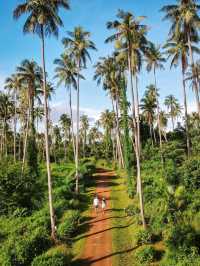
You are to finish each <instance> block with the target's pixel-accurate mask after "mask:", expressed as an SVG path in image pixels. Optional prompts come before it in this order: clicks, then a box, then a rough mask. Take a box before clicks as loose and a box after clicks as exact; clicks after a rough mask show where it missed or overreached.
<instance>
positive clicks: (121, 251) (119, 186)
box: [111, 171, 164, 266]
mask: <svg viewBox="0 0 200 266" xmlns="http://www.w3.org/2000/svg"><path fill="white" fill-rule="evenodd" d="M111 189H112V190H111V208H112V217H113V218H112V220H111V223H112V228H113V229H112V249H113V250H112V252H113V266H121V265H123V266H139V265H141V264H140V263H137V261H136V259H135V253H136V251H137V250H138V248H141V247H142V245H141V246H137V245H136V241H135V239H136V234H137V232H138V231H139V230H140V229H142V226H141V225H138V223H137V222H136V220H137V219H135V218H136V217H128V216H127V215H126V214H125V211H124V208H126V207H127V206H128V205H132V204H134V203H135V204H136V202H135V201H136V200H135V199H130V198H129V197H128V194H127V187H126V177H125V173H124V172H123V171H118V176H116V178H114V179H113V186H112V188H111ZM143 246H145V245H143ZM152 246H154V248H155V249H156V250H157V251H163V249H164V247H163V243H162V242H157V243H155V244H152ZM142 265H147V264H142ZM150 265H151V266H156V265H159V262H154V263H151V264H150Z"/></svg>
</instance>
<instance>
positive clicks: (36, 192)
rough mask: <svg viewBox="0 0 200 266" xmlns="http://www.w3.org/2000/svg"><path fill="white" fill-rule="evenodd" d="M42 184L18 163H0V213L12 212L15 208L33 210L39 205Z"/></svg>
mask: <svg viewBox="0 0 200 266" xmlns="http://www.w3.org/2000/svg"><path fill="white" fill-rule="evenodd" d="M41 195H42V186H41V184H40V183H39V181H38V178H37V176H35V175H34V174H31V173H30V169H29V168H26V169H25V170H24V173H23V175H22V174H21V165H20V164H14V165H13V164H11V163H9V162H7V163H6V162H5V163H4V164H3V163H1V164H0V215H2V214H6V215H7V214H9V213H13V212H14V211H15V210H16V209H17V208H27V209H28V210H30V211H31V210H33V209H35V208H37V207H38V206H39V205H40V199H41Z"/></svg>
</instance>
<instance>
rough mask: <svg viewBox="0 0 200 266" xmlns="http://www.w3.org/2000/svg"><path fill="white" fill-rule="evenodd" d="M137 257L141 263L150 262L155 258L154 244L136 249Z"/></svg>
mask: <svg viewBox="0 0 200 266" xmlns="http://www.w3.org/2000/svg"><path fill="white" fill-rule="evenodd" d="M135 257H136V260H137V262H139V263H140V265H141V264H149V263H151V262H153V261H154V260H155V257H156V250H155V249H154V247H152V246H146V247H141V248H139V249H138V250H137V251H136V253H135Z"/></svg>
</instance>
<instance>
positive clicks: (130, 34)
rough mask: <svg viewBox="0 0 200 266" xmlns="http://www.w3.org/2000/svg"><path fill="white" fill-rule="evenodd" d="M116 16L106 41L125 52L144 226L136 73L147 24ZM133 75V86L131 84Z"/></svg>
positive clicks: (124, 15) (127, 15)
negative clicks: (114, 43)
mask: <svg viewBox="0 0 200 266" xmlns="http://www.w3.org/2000/svg"><path fill="white" fill-rule="evenodd" d="M117 17H118V18H119V20H115V21H113V22H108V23H107V28H108V29H112V30H113V29H114V30H115V31H116V33H114V34H113V35H111V36H110V37H109V38H107V40H106V42H112V41H115V42H116V46H117V48H118V49H119V50H120V51H121V53H125V54H126V58H127V66H128V71H129V80H130V84H131V96H132V99H131V100H132V117H133V125H134V128H135V151H136V161H137V192H138V193H139V198H140V210H141V218H142V223H143V226H144V227H146V223H145V218H144V204H143V195H142V194H143V193H142V181H141V169H140V168H141V167H140V121H139V96H138V77H137V73H138V72H139V71H140V69H141V65H142V57H143V55H144V54H145V53H146V50H147V47H148V41H147V38H146V34H147V26H146V25H143V24H141V21H142V20H143V19H144V17H137V18H136V17H134V16H133V14H131V13H130V12H124V11H122V10H119V12H118V14H117ZM133 76H134V80H135V86H133Z"/></svg>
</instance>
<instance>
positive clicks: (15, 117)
mask: <svg viewBox="0 0 200 266" xmlns="http://www.w3.org/2000/svg"><path fill="white" fill-rule="evenodd" d="M16 96H17V95H16V91H15V92H14V109H15V110H14V130H13V131H14V132H13V134H14V139H13V141H14V143H13V144H14V145H13V155H14V163H16V123H17V107H16V103H17V97H16Z"/></svg>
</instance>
